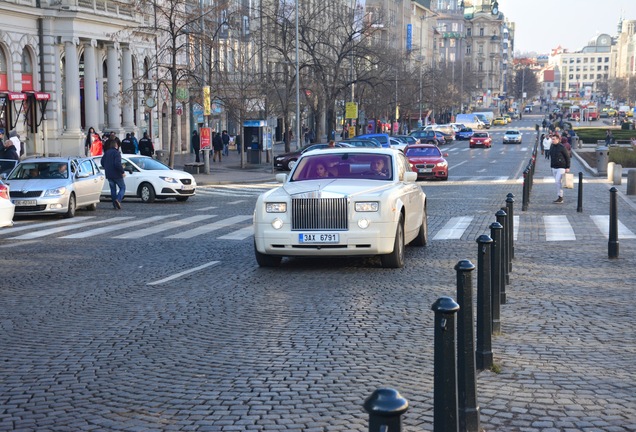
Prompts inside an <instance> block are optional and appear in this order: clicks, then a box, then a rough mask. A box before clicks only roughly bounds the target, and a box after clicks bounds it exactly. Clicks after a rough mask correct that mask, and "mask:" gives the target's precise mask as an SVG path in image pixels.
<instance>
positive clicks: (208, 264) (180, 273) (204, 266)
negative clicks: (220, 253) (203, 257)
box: [148, 261, 220, 285]
mask: <svg viewBox="0 0 636 432" xmlns="http://www.w3.org/2000/svg"><path fill="white" fill-rule="evenodd" d="M219 262H220V261H210V262H209V263H205V264H202V265H200V266H198V267H194V268H191V269H190V270H184V271H182V272H179V273H176V274H173V275H172V276H168V277H167V278H164V279H159V280H156V281H154V282H148V285H159V284H162V283H166V282H170V281H172V280H175V279H178V278H180V277H181V276H185V275H187V274H190V273H194V272H197V271H199V270H203V269H204V268H207V267H210V266H213V265H216V264H218V263H219Z"/></svg>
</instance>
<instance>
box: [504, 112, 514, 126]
mask: <svg viewBox="0 0 636 432" xmlns="http://www.w3.org/2000/svg"><path fill="white" fill-rule="evenodd" d="M503 118H504V119H505V120H506V124H508V123H512V118H511V117H510V116H509V115H508V114H504V116H503Z"/></svg>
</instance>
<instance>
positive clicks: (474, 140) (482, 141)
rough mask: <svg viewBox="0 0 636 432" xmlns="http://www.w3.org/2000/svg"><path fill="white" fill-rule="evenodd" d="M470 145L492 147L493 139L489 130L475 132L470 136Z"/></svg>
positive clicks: (472, 146)
mask: <svg viewBox="0 0 636 432" xmlns="http://www.w3.org/2000/svg"><path fill="white" fill-rule="evenodd" d="M468 146H469V147H470V148H474V147H477V146H481V147H486V148H490V147H491V146H492V139H491V138H490V134H489V133H488V132H475V133H474V134H473V136H472V137H470V141H469V142H468Z"/></svg>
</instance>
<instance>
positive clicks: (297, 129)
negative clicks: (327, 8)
mask: <svg viewBox="0 0 636 432" xmlns="http://www.w3.org/2000/svg"><path fill="white" fill-rule="evenodd" d="M298 1H299V0H296V150H298V148H299V145H298V143H299V142H300V76H299V75H300V73H299V65H298Z"/></svg>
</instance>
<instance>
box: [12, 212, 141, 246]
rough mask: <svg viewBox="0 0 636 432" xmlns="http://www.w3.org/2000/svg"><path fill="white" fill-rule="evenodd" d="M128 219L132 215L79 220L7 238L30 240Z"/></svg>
mask: <svg viewBox="0 0 636 432" xmlns="http://www.w3.org/2000/svg"><path fill="white" fill-rule="evenodd" d="M128 219H132V216H130V217H115V218H112V219H106V220H104V219H100V220H96V221H90V222H81V223H78V224H73V225H70V226H69V225H65V226H62V227H57V228H49V229H46V230H42V231H37V232H31V233H28V234H23V235H21V236H17V237H9V239H10V240H32V239H34V238H40V237H45V236H47V235H51V234H57V233H60V232H64V231H70V230H74V229H77V228H83V227H87V226H93V225H99V224H108V223H112V222H119V221H123V220H128Z"/></svg>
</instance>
